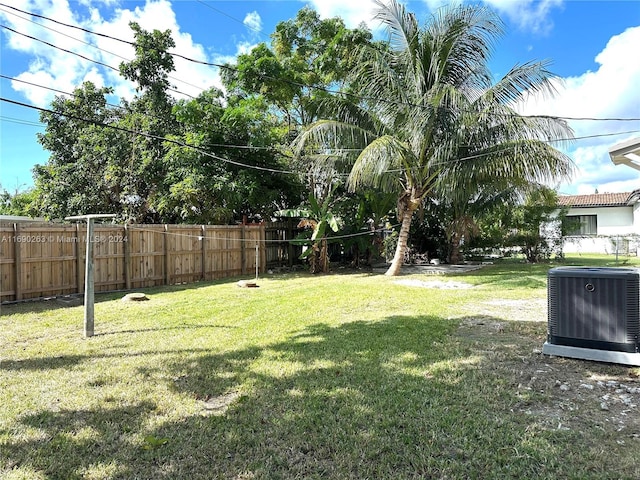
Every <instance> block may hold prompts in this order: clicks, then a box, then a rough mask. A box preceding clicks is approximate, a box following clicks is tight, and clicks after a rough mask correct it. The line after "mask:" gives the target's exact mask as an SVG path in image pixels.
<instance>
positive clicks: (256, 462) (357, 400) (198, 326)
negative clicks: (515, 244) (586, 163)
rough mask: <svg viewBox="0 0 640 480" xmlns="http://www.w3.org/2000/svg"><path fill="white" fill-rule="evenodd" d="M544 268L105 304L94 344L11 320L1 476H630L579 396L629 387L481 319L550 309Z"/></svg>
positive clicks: (4, 331)
mask: <svg viewBox="0 0 640 480" xmlns="http://www.w3.org/2000/svg"><path fill="white" fill-rule="evenodd" d="M545 268H549V265H546V266H533V267H530V266H526V265H518V266H514V265H513V264H506V265H505V264H503V265H495V266H492V267H486V268H484V269H482V270H480V271H477V272H474V273H472V274H469V275H464V276H457V277H456V280H457V281H468V282H470V283H473V284H474V285H475V287H474V288H472V289H468V290H464V291H462V290H449V291H446V290H435V289H427V288H416V287H409V286H404V285H399V284H397V283H395V281H394V279H390V278H388V277H384V276H381V275H380V276H378V275H362V274H359V275H327V276H319V277H311V276H307V275H296V276H295V277H294V276H286V275H285V276H278V277H273V278H265V279H262V280H261V281H260V286H261V288H259V289H239V288H237V287H236V286H235V283H234V282H227V283H224V282H216V283H209V284H201V285H196V286H191V287H189V288H175V287H173V288H166V289H152V290H149V291H145V293H147V294H148V296H149V298H150V299H151V300H150V301H149V302H144V303H143V304H135V303H129V304H125V303H122V302H120V301H119V295H116V294H110V295H105V296H101V298H100V301H99V302H97V303H96V333H97V335H96V336H95V337H93V338H91V339H83V338H82V308H81V307H80V308H70V307H67V308H53V309H47V308H45V307H43V304H35V303H32V304H23V305H12V306H9V307H3V308H2V316H0V342H1V343H0V345H1V346H0V348H1V352H0V355H1V357H0V358H1V360H0V477H2V478H3V479H4V478H6V479H11V480H14V479H17V478H21V479H40V478H65V479H73V478H91V479H98V478H101V479H120V478H121V479H129V478H171V479H180V478H185V479H187V478H188V479H198V478H201V479H211V478H264V479H272V478H337V479H340V478H345V479H346V478H461V479H462V478H464V479H467V478H478V479H484V478H549V479H552V478H553V479H555V478H612V477H614V478H637V477H639V476H640V470H639V467H638V465H640V449H639V448H638V444H637V442H638V441H640V440H634V438H635V437H633V435H635V434H640V425H639V424H638V422H637V421H636V420H632V418H633V417H632V415H633V412H634V411H630V412H629V414H628V418H627V420H626V423H624V428H623V430H621V431H618V429H619V428H620V426H621V425H622V424H620V420H621V419H624V418H625V415H623V411H624V408H626V407H624V406H623V405H622V404H621V403H620V404H618V403H612V404H611V409H610V410H609V411H608V412H604V411H601V410H600V409H599V403H594V402H593V399H595V398H597V397H596V394H597V393H598V391H597V388H600V387H598V386H597V385H596V387H594V390H589V391H587V390H586V389H583V390H584V392H582V391H581V389H580V387H579V385H580V382H585V383H589V382H590V383H592V384H595V382H596V379H598V378H613V379H617V381H619V382H623V381H624V382H627V384H629V385H631V384H633V382H637V379H635V380H634V378H635V377H634V375H635V374H636V373H638V372H637V370H634V369H628V368H625V367H619V366H606V365H597V364H592V363H591V362H577V361H568V360H565V359H553V358H549V357H543V356H542V355H540V354H539V353H538V352H537V350H536V349H539V347H540V346H541V344H542V341H543V339H544V335H545V330H546V325H545V323H544V322H543V321H530V322H519V321H515V320H517V319H516V318H514V315H515V316H517V314H518V312H519V311H521V310H522V308H521V307H520V306H519V305H521V304H518V303H514V304H510V305H511V306H508V305H507V306H504V305H502V306H497V307H495V305H494V306H491V304H489V303H488V302H491V301H495V300H496V299H507V300H511V301H514V302H526V301H533V302H536V301H538V300H539V299H541V298H543V297H544V295H545V291H544V286H543V285H544V282H545V276H546V270H545ZM518 270H519V273H518ZM415 277H416V278H423V277H421V276H419V275H416V276H415ZM523 278H529V279H530V280H527V281H521V279H523ZM519 279H520V280H519ZM487 305H489V307H487ZM534 305H535V303H534ZM485 307H486V308H490V309H492V310H491V311H490V312H489V313H485V314H484V316H481V315H479V314H478V311H479V310H481V309H483V308H485ZM494 307H495V308H494ZM533 310H536V311H537V310H539V308H537V307H535V306H534V307H533V308H532V311H533ZM538 313H539V312H538ZM541 318H544V316H543V315H542V316H541ZM537 320H540V317H538V318H537ZM534 377H535V378H534ZM556 381H561V382H566V384H568V385H571V388H572V389H571V390H569V391H568V392H569V393H567V392H565V391H564V390H560V389H559V388H558V387H557V386H556ZM628 408H632V407H628ZM558 424H561V425H560V427H558ZM620 442H622V443H620ZM634 442H635V443H634Z"/></svg>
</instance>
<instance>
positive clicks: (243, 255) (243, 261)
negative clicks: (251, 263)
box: [240, 221, 247, 275]
mask: <svg viewBox="0 0 640 480" xmlns="http://www.w3.org/2000/svg"><path fill="white" fill-rule="evenodd" d="M246 228H247V227H246V226H245V224H244V221H243V222H242V226H241V227H240V272H241V273H242V275H246V274H247V248H246V243H247V242H246V241H245V240H246V238H247V235H246V231H245V229H246Z"/></svg>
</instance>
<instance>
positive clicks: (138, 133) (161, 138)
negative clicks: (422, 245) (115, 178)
mask: <svg viewBox="0 0 640 480" xmlns="http://www.w3.org/2000/svg"><path fill="white" fill-rule="evenodd" d="M0 101H3V102H8V103H12V104H14V105H18V106H21V107H26V108H31V109H34V110H38V111H40V112H46V113H51V114H53V115H61V116H63V117H67V118H72V119H74V120H79V121H81V122H86V123H91V124H93V125H96V126H99V127H105V128H111V129H113V130H117V131H120V132H124V133H131V134H134V135H140V136H143V137H147V138H151V139H155V140H162V141H164V142H167V143H171V144H173V145H178V146H180V147H187V148H192V149H194V150H195V151H197V152H198V153H201V154H202V155H206V156H207V157H211V158H213V159H215V160H219V161H221V162H224V163H229V164H231V165H236V166H238V167H243V168H247V169H253V170H260V171H263V172H269V173H282V174H291V175H298V172H294V171H291V170H279V169H275V168H267V167H260V166H259V165H248V164H246V163H241V162H236V161H235V160H229V159H228V158H224V157H220V156H218V155H214V154H213V153H210V152H207V151H206V150H203V149H202V148H200V147H198V146H196V145H191V144H189V143H186V142H182V141H180V140H175V139H172V138H167V137H161V136H159V135H153V134H151V133H146V132H140V131H136V130H131V129H128V128H124V127H118V126H117V125H109V124H106V123H102V122H98V121H96V120H91V119H88V118H83V117H78V116H76V115H71V114H69V113H62V112H56V111H55V110H50V109H48V108H42V107H36V106H33V105H29V104H27V103H23V102H18V101H16V100H11V99H8V98H4V97H0Z"/></svg>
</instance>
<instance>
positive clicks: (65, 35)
mask: <svg viewBox="0 0 640 480" xmlns="http://www.w3.org/2000/svg"><path fill="white" fill-rule="evenodd" d="M0 5H1V4H0ZM12 8H13V7H12ZM0 11H3V12H5V13H8V14H9V15H13V16H15V17H17V18H20V19H21V20H25V21H27V22H31V23H33V24H34V25H38V26H39V27H42V28H46V29H47V30H50V31H52V32H54V33H57V34H58V35H62V36H63V37H67V38H69V39H71V40H75V41H77V42H80V43H82V44H83V45H87V46H89V47H91V48H95V49H96V50H99V51H101V52H104V53H108V54H109V55H113V56H114V57H117V58H119V59H121V60H124V61H126V62H130V61H131V59H129V58H126V57H123V56H122V55H119V54H117V53H114V52H110V51H109V50H105V49H104V48H100V47H98V46H97V45H94V44H92V43H89V42H85V41H84V40H81V39H79V38H76V37H72V36H71V35H68V34H66V33H63V32H60V31H59V30H56V29H54V28H51V27H49V26H47V25H44V24H42V23H38V22H36V21H34V20H31V19H30V18H25V17H22V16H20V15H18V14H17V13H13V12H9V11H7V10H5V9H3V8H0ZM33 15H35V14H33ZM51 21H54V20H53V19H51ZM61 25H64V26H68V25H66V24H62V23H61ZM167 77H168V78H170V79H171V80H174V81H176V82H180V83H184V84H185V85H188V86H189V87H193V88H196V89H198V90H200V91H202V90H203V89H202V88H201V87H199V86H197V85H194V84H192V83H189V82H186V81H184V80H181V79H179V78H176V77H174V76H171V75H167ZM184 95H186V94H184Z"/></svg>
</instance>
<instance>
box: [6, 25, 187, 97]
mask: <svg viewBox="0 0 640 480" xmlns="http://www.w3.org/2000/svg"><path fill="white" fill-rule="evenodd" d="M0 27H2V28H5V29H7V30H9V31H11V32H13V33H15V34H17V35H22V36H23V37H26V38H29V39H31V40H35V41H36V42H40V43H44V44H45V45H47V46H49V47H52V48H55V49H56V50H60V51H62V52H65V53H68V54H70V55H75V56H77V57H80V58H82V59H83V60H87V61H89V62H92V63H95V64H97V65H101V66H103V67H105V68H108V69H111V70H114V71H116V72H118V73H120V69H118V68H116V67H112V66H111V65H109V64H107V63H104V62H101V61H99V60H94V59H93V58H89V57H85V56H84V55H82V54H80V53H77V52H74V51H72V50H67V49H66V48H62V47H58V46H57V45H54V44H53V43H51V42H47V41H46V40H42V39H41V38H37V37H34V36H32V35H27V34H26V33H22V32H18V31H17V30H14V29H13V28H11V27H7V26H6V25H2V24H0ZM167 90H169V91H170V92H174V93H177V94H179V95H184V96H186V97H189V98H195V97H194V96H192V95H189V94H188V93H184V92H181V91H179V90H176V89H174V88H171V87H167Z"/></svg>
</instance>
